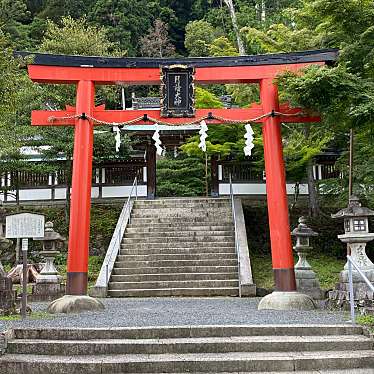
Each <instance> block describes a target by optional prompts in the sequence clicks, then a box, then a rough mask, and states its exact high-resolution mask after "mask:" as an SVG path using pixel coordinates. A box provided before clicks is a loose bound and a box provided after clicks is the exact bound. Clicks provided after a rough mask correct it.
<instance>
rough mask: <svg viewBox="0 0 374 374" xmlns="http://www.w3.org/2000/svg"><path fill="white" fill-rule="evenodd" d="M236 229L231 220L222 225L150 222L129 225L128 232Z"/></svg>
mask: <svg viewBox="0 0 374 374" xmlns="http://www.w3.org/2000/svg"><path fill="white" fill-rule="evenodd" d="M233 230H234V227H233V223H232V222H230V223H228V224H227V225H220V226H211V225H199V226H196V225H191V226H186V225H183V224H179V225H176V224H174V223H158V224H149V225H147V226H146V227H144V225H127V227H126V233H134V232H138V233H148V232H155V231H162V232H174V231H176V232H182V231H183V232H184V231H206V232H211V231H230V232H232V231H233Z"/></svg>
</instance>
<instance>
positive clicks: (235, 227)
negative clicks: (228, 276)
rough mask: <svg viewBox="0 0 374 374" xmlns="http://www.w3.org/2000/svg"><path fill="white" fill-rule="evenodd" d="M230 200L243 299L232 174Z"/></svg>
mask: <svg viewBox="0 0 374 374" xmlns="http://www.w3.org/2000/svg"><path fill="white" fill-rule="evenodd" d="M229 181H230V200H231V211H232V220H233V223H234V231H235V251H236V256H237V258H238V279H239V297H242V287H241V280H240V253H239V240H238V230H237V223H236V213H235V206H234V192H233V188H232V176H231V173H230V178H229Z"/></svg>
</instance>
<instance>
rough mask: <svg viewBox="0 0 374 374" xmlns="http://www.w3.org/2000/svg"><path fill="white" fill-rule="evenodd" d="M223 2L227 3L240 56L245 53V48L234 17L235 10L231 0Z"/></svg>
mask: <svg viewBox="0 0 374 374" xmlns="http://www.w3.org/2000/svg"><path fill="white" fill-rule="evenodd" d="M224 2H225V4H226V5H227V7H228V8H229V11H230V17H231V22H232V27H233V29H234V32H235V36H236V42H237V44H238V49H239V54H240V55H241V56H243V55H245V48H244V43H243V40H242V37H241V36H240V32H239V27H238V21H237V19H236V12H235V7H234V3H233V0H224Z"/></svg>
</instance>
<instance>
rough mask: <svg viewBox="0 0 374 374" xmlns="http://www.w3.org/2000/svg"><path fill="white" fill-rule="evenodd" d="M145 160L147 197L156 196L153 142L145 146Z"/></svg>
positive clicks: (151, 198) (153, 197) (152, 197)
mask: <svg viewBox="0 0 374 374" xmlns="http://www.w3.org/2000/svg"><path fill="white" fill-rule="evenodd" d="M146 161H147V199H150V200H154V199H155V198H156V148H155V146H154V144H152V143H148V144H147V146H146Z"/></svg>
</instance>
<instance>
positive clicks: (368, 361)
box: [0, 350, 374, 374]
mask: <svg viewBox="0 0 374 374" xmlns="http://www.w3.org/2000/svg"><path fill="white" fill-rule="evenodd" d="M373 367H374V351H372V350H365V351H354V352H349V351H331V352H324V351H316V352H295V353H292V352H284V353H282V352H268V353H267V354H266V355H264V353H262V352H255V353H253V352H249V353H248V352H232V353H201V354H194V353H191V354H183V355H179V354H161V355H148V354H140V355H131V354H126V355H115V356H101V355H95V356H88V355H86V356H73V357H71V356H54V357H51V356H48V355H11V354H9V355H5V356H2V357H0V368H1V373H2V374H14V373H25V374H26V373H27V374H51V373H56V374H57V373H58V374H77V373H85V374H97V373H111V374H114V373H155V372H158V373H176V372H179V373H191V372H192V373H198V372H205V373H223V372H227V373H238V372H250V371H252V372H271V371H274V370H276V371H279V372H282V371H298V370H299V371H301V370H321V369H353V370H354V369H356V368H367V369H369V370H371V369H372V368H373ZM353 373H354V371H352V374H353Z"/></svg>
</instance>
